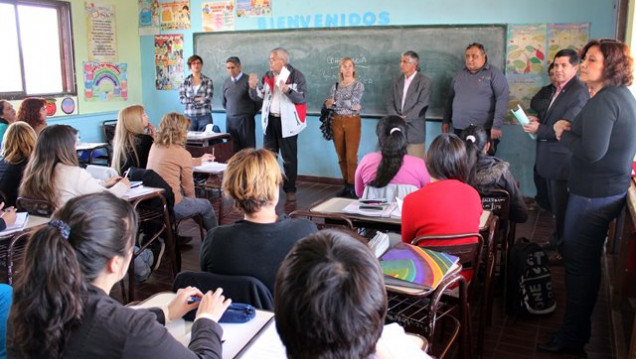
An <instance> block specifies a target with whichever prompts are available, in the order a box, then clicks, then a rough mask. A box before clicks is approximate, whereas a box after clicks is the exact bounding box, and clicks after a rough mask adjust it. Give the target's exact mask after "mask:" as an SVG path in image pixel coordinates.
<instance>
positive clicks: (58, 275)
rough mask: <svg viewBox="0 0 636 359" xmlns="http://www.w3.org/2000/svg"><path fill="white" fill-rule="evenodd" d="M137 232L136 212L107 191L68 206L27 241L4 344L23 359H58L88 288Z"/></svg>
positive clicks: (124, 253) (127, 251) (129, 246)
mask: <svg viewBox="0 0 636 359" xmlns="http://www.w3.org/2000/svg"><path fill="white" fill-rule="evenodd" d="M136 233H137V215H136V213H135V211H134V210H133V208H132V207H131V206H130V204H129V203H128V202H126V201H125V200H122V199H119V198H117V197H115V196H114V195H112V194H110V193H109V192H99V193H93V194H89V195H85V196H80V197H76V198H73V199H71V200H70V201H68V202H67V203H66V205H65V206H64V207H62V208H61V209H60V210H58V211H57V212H56V213H55V214H54V215H53V220H52V221H51V222H50V223H49V224H48V225H45V226H44V227H42V228H40V229H39V230H37V231H36V232H35V233H34V234H33V236H32V237H31V239H30V240H29V243H28V245H27V248H26V254H25V258H28V260H27V261H25V262H24V267H23V270H22V273H21V274H20V276H19V277H18V278H17V281H16V285H15V291H14V301H13V308H12V309H11V313H10V316H9V321H11V323H13V327H14V329H15V330H14V334H13V338H8V340H9V341H12V342H13V343H14V345H15V347H16V348H17V349H18V350H19V351H20V352H22V354H23V355H24V356H25V357H49V358H61V357H62V354H63V353H64V347H65V345H66V342H67V341H68V338H69V335H70V333H71V331H72V330H73V328H74V327H76V326H77V325H78V324H79V323H80V322H81V320H82V316H83V311H84V305H83V302H84V300H85V299H86V297H87V292H88V284H89V283H90V282H92V281H93V280H94V279H95V278H97V277H98V275H99V274H100V273H101V272H102V271H103V270H104V268H105V267H106V265H107V262H108V261H109V260H110V259H112V258H114V257H115V256H121V257H124V258H126V257H127V256H128V255H129V254H130V251H131V250H132V247H133V242H134V238H135V235H136Z"/></svg>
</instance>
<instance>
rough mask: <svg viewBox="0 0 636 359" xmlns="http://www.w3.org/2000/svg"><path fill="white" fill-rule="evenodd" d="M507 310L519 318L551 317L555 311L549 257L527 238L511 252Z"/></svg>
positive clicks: (513, 247)
mask: <svg viewBox="0 0 636 359" xmlns="http://www.w3.org/2000/svg"><path fill="white" fill-rule="evenodd" d="M508 265H509V267H508V283H507V284H508V289H507V296H506V311H507V312H508V314H511V315H515V316H520V315H526V314H548V313H552V312H553V311H554V310H555V309H556V301H555V299H554V292H553V291H552V274H551V272H550V263H549V262H548V256H547V254H546V253H545V252H544V251H543V249H541V247H540V246H539V245H538V244H536V243H533V242H530V241H528V240H527V239H522V241H521V242H519V243H517V244H515V245H514V246H512V248H511V249H510V260H509V263H508Z"/></svg>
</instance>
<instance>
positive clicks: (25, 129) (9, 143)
mask: <svg viewBox="0 0 636 359" xmlns="http://www.w3.org/2000/svg"><path fill="white" fill-rule="evenodd" d="M36 137H37V135H36V134H35V131H34V130H33V128H31V126H29V125H28V124H27V123H26V122H14V123H12V124H11V125H9V127H8V128H7V131H6V132H5V136H4V138H5V139H6V141H4V142H3V143H2V159H0V191H2V192H3V193H4V195H5V196H6V200H7V203H5V206H15V204H16V199H17V198H18V188H19V187H20V183H21V182H22V174H23V173H24V167H26V164H27V162H29V157H31V153H32V152H33V149H34V148H35V141H36Z"/></svg>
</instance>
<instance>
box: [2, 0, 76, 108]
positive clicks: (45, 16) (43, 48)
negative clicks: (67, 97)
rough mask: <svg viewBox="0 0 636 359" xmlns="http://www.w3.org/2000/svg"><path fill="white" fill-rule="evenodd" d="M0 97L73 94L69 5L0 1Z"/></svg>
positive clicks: (31, 0)
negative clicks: (1, 50) (1, 44)
mask: <svg viewBox="0 0 636 359" xmlns="http://www.w3.org/2000/svg"><path fill="white" fill-rule="evenodd" d="M0 33H1V34H3V36H2V40H3V42H4V44H3V48H4V51H3V55H2V56H0V78H1V79H2V81H0V98H8V99H21V98H24V97H28V96H54V95H61V94H76V93H77V90H76V85H75V75H74V73H75V71H74V63H73V35H72V32H71V5H70V3H68V2H62V1H52V0H46V1H45V0H0Z"/></svg>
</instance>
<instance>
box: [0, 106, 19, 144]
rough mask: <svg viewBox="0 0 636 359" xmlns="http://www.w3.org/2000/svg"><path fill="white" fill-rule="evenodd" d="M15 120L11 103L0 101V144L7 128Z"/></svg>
mask: <svg viewBox="0 0 636 359" xmlns="http://www.w3.org/2000/svg"><path fill="white" fill-rule="evenodd" d="M16 120H17V118H16V113H15V110H14V109H13V105H12V104H11V102H9V101H7V100H0V144H1V142H2V138H3V137H4V132H5V131H6V130H7V127H9V125H10V124H12V123H14V122H15V121H16Z"/></svg>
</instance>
